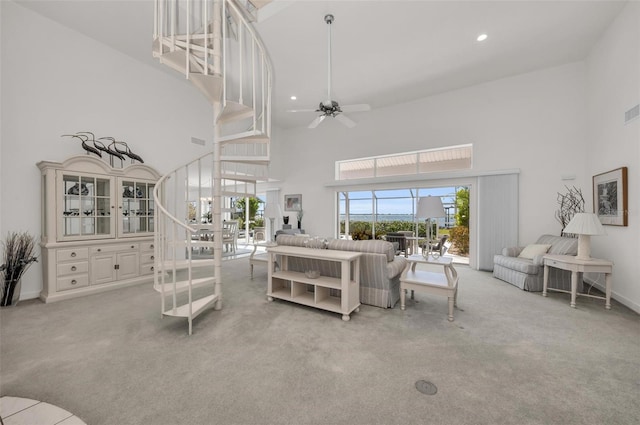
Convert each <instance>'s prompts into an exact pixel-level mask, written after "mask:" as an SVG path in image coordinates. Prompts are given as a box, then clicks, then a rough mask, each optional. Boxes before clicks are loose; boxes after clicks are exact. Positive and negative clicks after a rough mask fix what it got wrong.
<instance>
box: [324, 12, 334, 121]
mask: <svg viewBox="0 0 640 425" xmlns="http://www.w3.org/2000/svg"><path fill="white" fill-rule="evenodd" d="M334 19H335V18H334V17H333V15H331V14H329V15H324V21H325V22H326V23H327V25H328V26H329V31H328V38H329V43H328V45H329V50H328V56H329V60H328V61H327V67H328V72H327V75H328V83H327V87H328V89H327V100H325V101H324V106H325V107H327V108H330V107H331V106H332V101H331V24H332V23H333V21H334Z"/></svg>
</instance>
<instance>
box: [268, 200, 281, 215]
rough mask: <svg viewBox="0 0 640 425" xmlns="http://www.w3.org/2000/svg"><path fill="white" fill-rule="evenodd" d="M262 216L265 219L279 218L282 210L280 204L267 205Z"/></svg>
mask: <svg viewBox="0 0 640 425" xmlns="http://www.w3.org/2000/svg"><path fill="white" fill-rule="evenodd" d="M264 216H265V217H267V218H279V217H282V208H280V204H273V203H271V204H267V205H265V206H264Z"/></svg>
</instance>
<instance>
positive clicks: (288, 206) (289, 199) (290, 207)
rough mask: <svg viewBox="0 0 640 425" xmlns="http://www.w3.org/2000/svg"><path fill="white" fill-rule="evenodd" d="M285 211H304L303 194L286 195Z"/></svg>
mask: <svg viewBox="0 0 640 425" xmlns="http://www.w3.org/2000/svg"><path fill="white" fill-rule="evenodd" d="M284 210H285V211H302V195H300V194H297V195H284Z"/></svg>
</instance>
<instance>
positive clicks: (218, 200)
mask: <svg viewBox="0 0 640 425" xmlns="http://www.w3.org/2000/svg"><path fill="white" fill-rule="evenodd" d="M260 3H265V2H260ZM254 4H258V2H255V1H254V2H251V1H245V2H242V1H240V0H156V1H155V7H154V15H155V21H154V36H153V56H154V57H156V58H158V59H159V60H160V62H161V63H163V64H165V65H167V66H169V67H171V68H172V69H174V70H176V71H178V72H180V73H182V74H184V76H185V78H187V79H188V80H189V81H191V82H192V83H193V85H194V86H195V87H196V88H197V89H198V90H199V91H201V92H202V93H203V94H204V96H205V97H206V98H207V99H208V100H209V101H210V102H211V104H212V105H213V122H212V124H213V130H214V131H213V134H214V140H213V152H210V153H207V154H206V155H203V156H202V157H200V158H196V159H194V160H193V161H191V162H190V163H188V164H185V165H183V166H181V167H179V168H176V169H175V170H173V171H171V172H169V173H167V174H166V175H164V176H163V177H162V178H161V179H160V180H159V181H158V184H157V185H156V188H155V191H154V198H155V204H156V208H155V214H156V229H155V242H154V246H155V254H154V257H155V265H154V268H155V271H156V273H155V277H154V288H155V289H156V290H157V291H159V292H160V294H161V308H162V314H163V316H174V317H184V318H187V319H188V322H189V335H191V333H192V322H193V319H194V318H195V317H196V316H197V315H198V314H200V313H201V312H202V311H204V310H205V309H207V308H210V307H213V308H214V309H216V310H219V309H221V308H222V281H221V267H222V246H223V241H222V221H223V218H224V217H225V214H228V212H229V211H230V209H229V208H228V207H229V198H230V197H236V198H237V197H248V196H255V192H256V184H257V182H258V181H264V180H266V179H267V171H268V169H267V166H268V163H269V140H270V134H271V78H272V71H271V64H270V62H269V57H268V55H267V52H266V50H265V48H264V45H263V44H262V42H261V40H260V38H259V36H258V34H257V33H256V31H255V30H254V28H253V25H252V24H251V22H252V21H253V16H252V15H251V13H250V11H249V10H251V9H254ZM248 9H249V10H248ZM209 202H211V213H212V214H211V215H212V223H211V224H206V225H204V226H207V227H209V230H210V232H211V233H212V234H213V241H201V240H199V238H198V237H197V235H198V232H199V231H201V230H202V228H203V225H202V224H199V223H200V217H198V216H196V219H195V222H193V217H191V220H190V219H189V215H190V214H189V211H190V208H191V209H193V206H195V211H197V212H200V211H203V209H204V208H203V205H204V203H207V204H208V203H209ZM190 206H191V207H190ZM201 248H207V249H208V250H209V249H211V250H212V251H213V259H211V260H202V259H194V258H192V257H193V253H194V250H196V249H201ZM203 268H204V269H203Z"/></svg>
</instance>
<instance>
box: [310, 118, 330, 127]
mask: <svg viewBox="0 0 640 425" xmlns="http://www.w3.org/2000/svg"><path fill="white" fill-rule="evenodd" d="M325 118H327V116H326V115H320V116H319V117H316V119H315V120H313V121H311V124H309V128H316V127H317V126H318V125H320V123H321V122H322V121H324V119H325Z"/></svg>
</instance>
